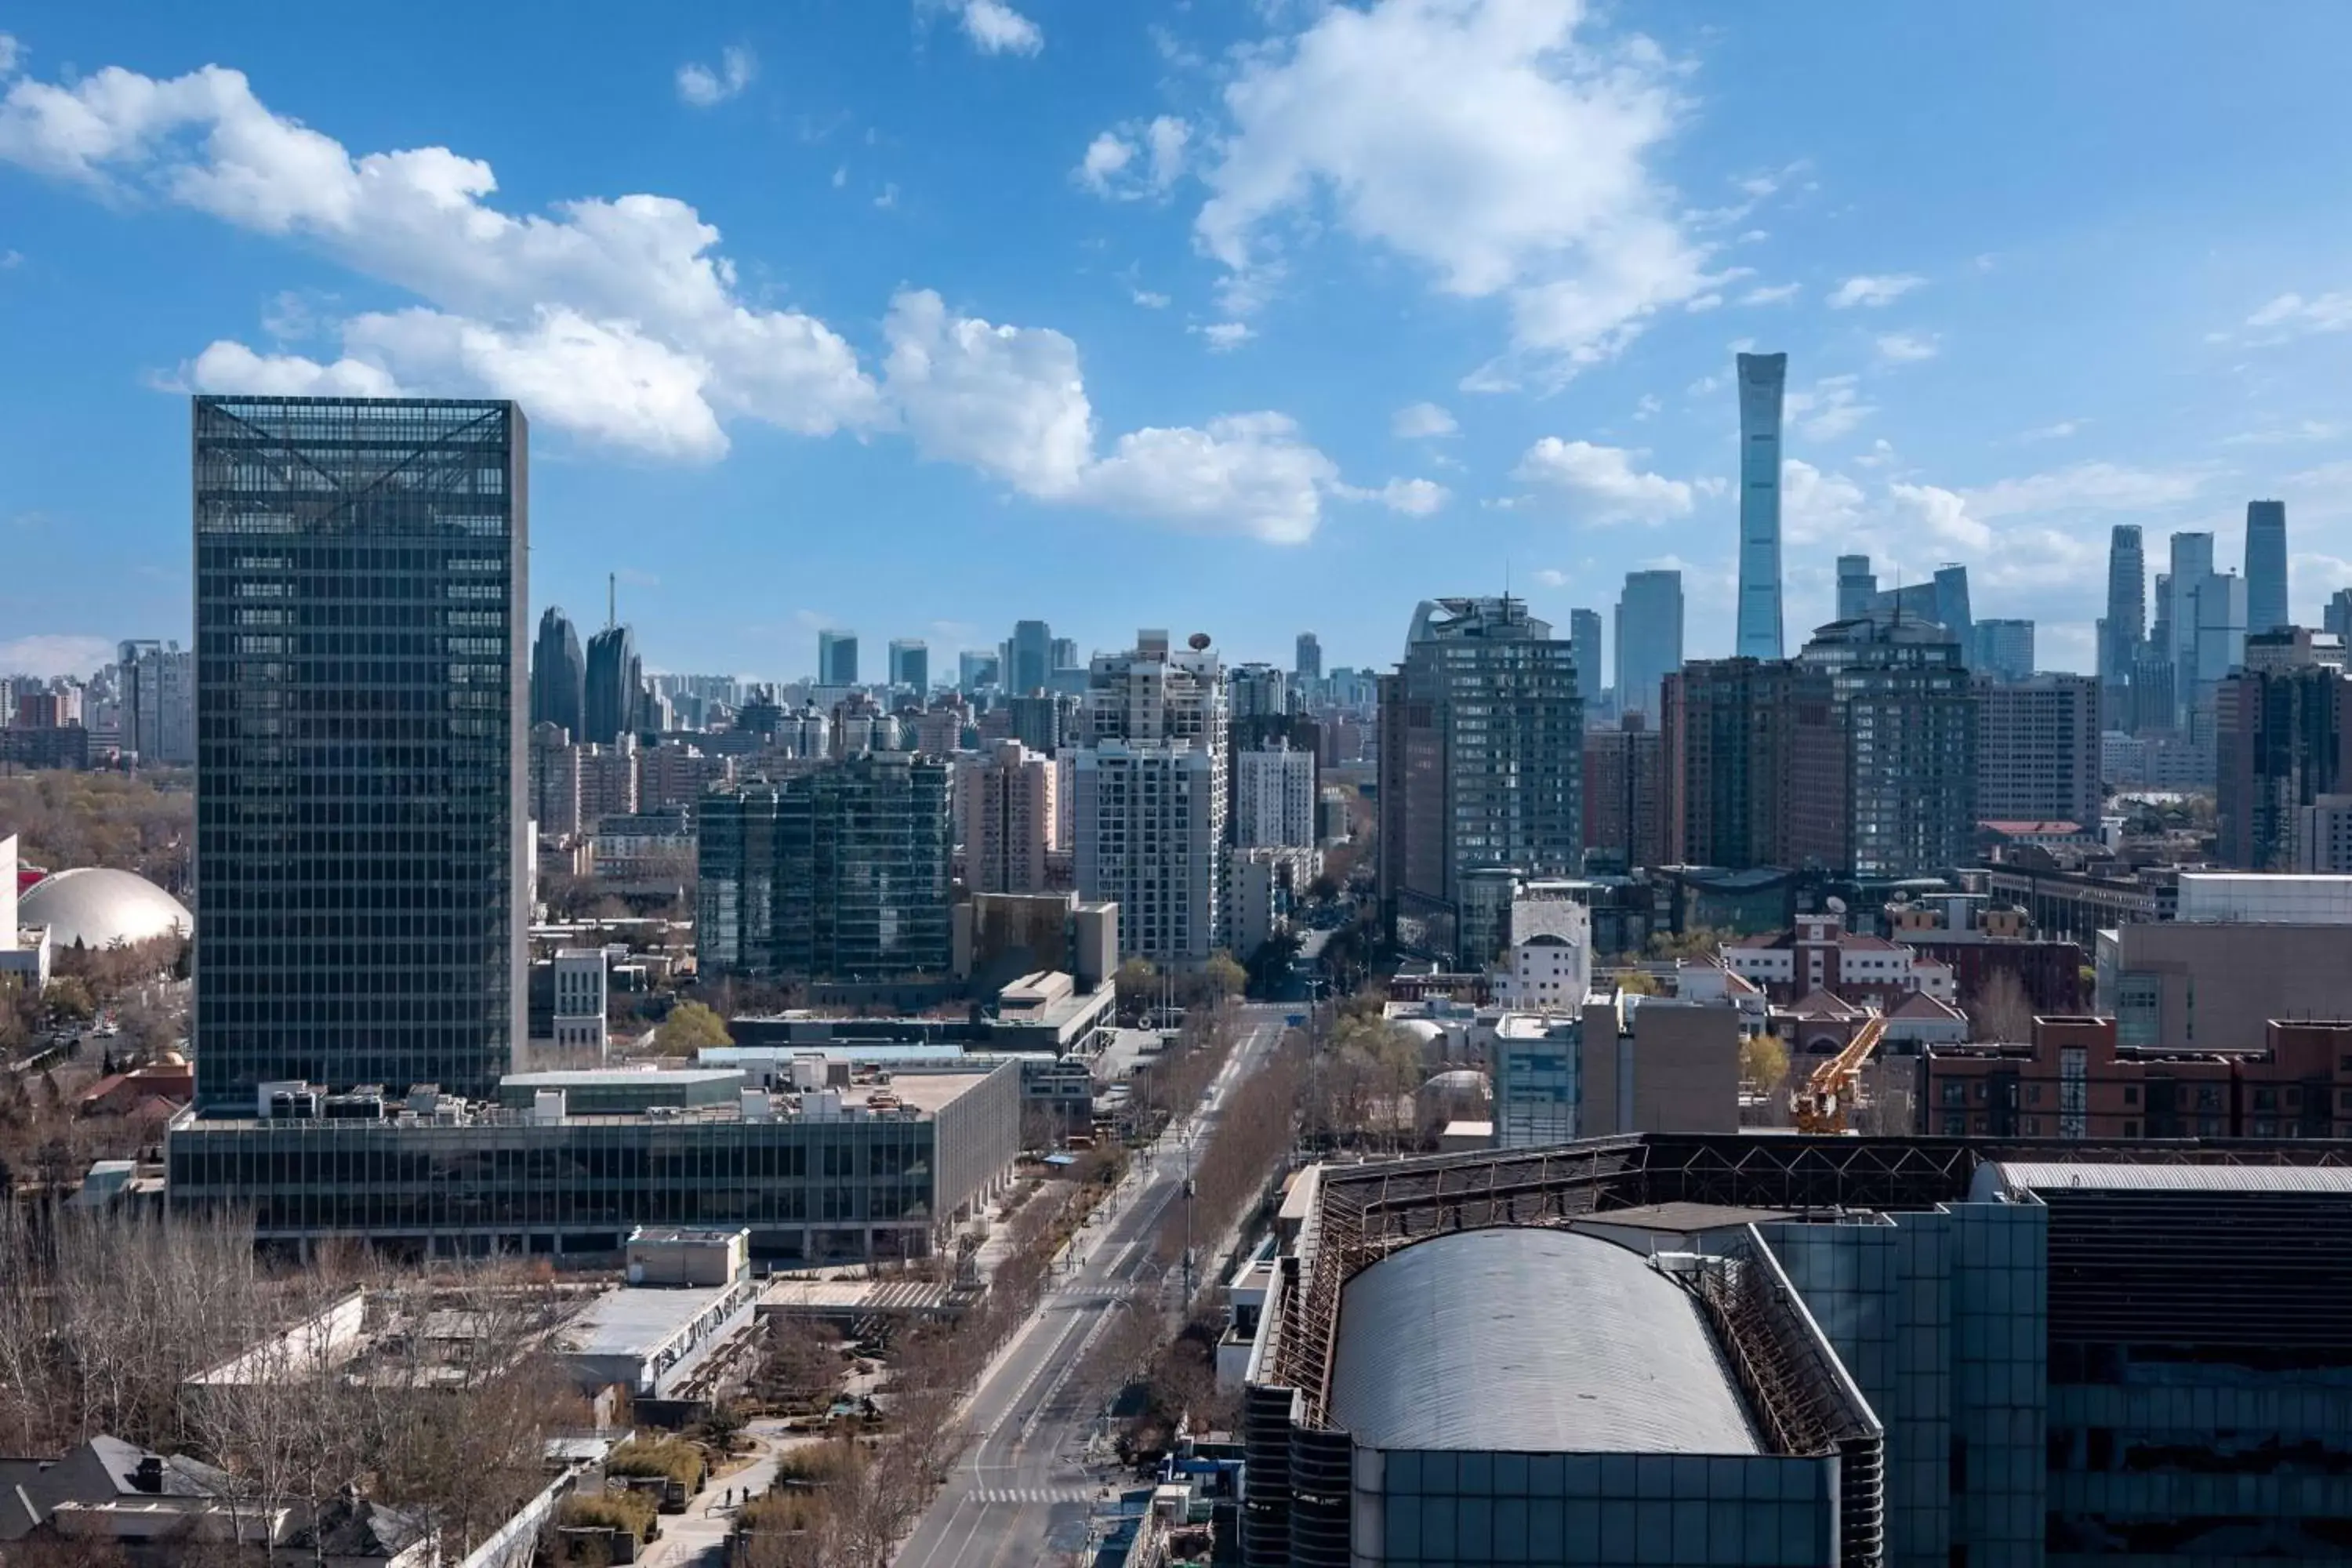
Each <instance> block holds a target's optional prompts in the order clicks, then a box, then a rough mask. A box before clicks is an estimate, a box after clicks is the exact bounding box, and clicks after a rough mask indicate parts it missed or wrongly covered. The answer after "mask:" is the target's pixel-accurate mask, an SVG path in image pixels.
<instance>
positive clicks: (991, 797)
mask: <svg viewBox="0 0 2352 1568" xmlns="http://www.w3.org/2000/svg"><path fill="white" fill-rule="evenodd" d="M1014 700H1015V701H1034V700H1035V699H1034V698H1015V699H1014ZM955 767H956V790H955V798H956V816H957V819H958V822H959V824H960V826H961V830H962V831H961V837H962V839H963V867H964V870H963V880H964V886H965V888H967V889H970V890H971V891H972V892H975V893H1042V892H1044V891H1045V890H1046V878H1045V858H1046V855H1047V852H1048V851H1050V850H1053V849H1055V848H1056V847H1058V845H1057V844H1056V841H1055V819H1056V816H1057V813H1056V811H1055V783H1056V778H1057V773H1058V770H1056V769H1055V766H1054V759H1053V758H1051V757H1049V756H1045V755H1043V754H1041V753H1039V752H1033V751H1031V750H1030V749H1029V748H1028V747H1026V746H1024V745H1023V744H1022V743H1021V742H1018V741H999V742H996V743H995V744H994V745H993V746H992V747H990V748H989V749H987V750H986V751H984V752H981V753H980V754H978V755H976V756H971V755H967V756H962V757H959V758H957V759H956V764H955Z"/></svg>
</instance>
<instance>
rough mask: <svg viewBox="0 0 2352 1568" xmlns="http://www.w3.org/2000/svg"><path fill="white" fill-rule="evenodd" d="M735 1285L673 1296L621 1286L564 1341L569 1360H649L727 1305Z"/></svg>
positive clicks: (589, 1309) (568, 1330) (588, 1310)
mask: <svg viewBox="0 0 2352 1568" xmlns="http://www.w3.org/2000/svg"><path fill="white" fill-rule="evenodd" d="M735 1289H737V1287H736V1286H734V1285H712V1286H709V1287H707V1288H704V1289H680V1290H669V1289H657V1288H655V1287H652V1286H641V1285H623V1286H619V1287H617V1288H615V1289H611V1290H607V1291H606V1292H604V1294H603V1295H602V1296H599V1297H597V1298H596V1300H593V1301H591V1302H590V1303H589V1304H588V1305H587V1306H586V1307H585V1308H584V1309H583V1310H582V1311H581V1312H580V1314H579V1315H578V1316H577V1317H575V1318H573V1319H572V1321H571V1323H570V1324H569V1325H567V1326H566V1327H565V1329H564V1331H563V1332H562V1335H561V1336H560V1342H561V1344H562V1349H563V1352H564V1353H565V1354H567V1355H579V1356H649V1355H652V1354H653V1353H654V1352H656V1351H657V1350H659V1349H661V1348H662V1346H664V1345H666V1344H667V1343H668V1342H670V1341H672V1340H674V1339H676V1338H677V1336H678V1335H679V1334H682V1333H684V1332H685V1331H687V1330H688V1328H689V1327H691V1326H692V1325H693V1323H694V1321H695V1320H696V1319H697V1318H699V1317H700V1316H702V1314H703V1313H705V1312H707V1311H709V1310H710V1309H711V1308H713V1307H716V1306H718V1305H719V1302H720V1301H722V1300H725V1299H726V1298H727V1296H728V1295H729V1293H730V1292H731V1291H733V1290H735Z"/></svg>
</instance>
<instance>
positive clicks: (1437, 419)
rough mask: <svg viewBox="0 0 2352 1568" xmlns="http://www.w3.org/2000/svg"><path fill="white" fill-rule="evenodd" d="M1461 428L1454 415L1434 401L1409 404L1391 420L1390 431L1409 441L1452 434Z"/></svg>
mask: <svg viewBox="0 0 2352 1568" xmlns="http://www.w3.org/2000/svg"><path fill="white" fill-rule="evenodd" d="M1461 428H1462V426H1460V425H1458V424H1456V423H1454V416H1453V415H1451V414H1448V413H1447V412H1446V411H1445V410H1444V409H1443V408H1440V407H1439V406H1438V405H1436V404H1434V403H1414V404H1408V405H1406V406H1404V407H1402V408H1400V409H1398V410H1397V411H1396V414H1395V416H1393V417H1391V419H1390V420H1389V433H1390V434H1391V435H1392V436H1395V437H1399V438H1400V439H1402V440H1407V441H1418V440H1426V439H1431V438H1433V437H1439V436H1451V435H1453V434H1454V432H1455V431H1457V430H1459V429H1461Z"/></svg>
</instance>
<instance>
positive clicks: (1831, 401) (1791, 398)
mask: <svg viewBox="0 0 2352 1568" xmlns="http://www.w3.org/2000/svg"><path fill="white" fill-rule="evenodd" d="M1784 408H1785V412H1786V413H1787V415H1788V418H1789V423H1790V424H1791V425H1793V426H1796V428H1797V431H1798V433H1799V434H1801V435H1802V436H1803V437H1805V438H1806V439H1808V440H1811V441H1834V440H1836V439H1837V438H1838V437H1841V436H1848V435H1852V434H1853V430H1854V428H1855V427H1856V426H1859V425H1860V424H1861V423H1862V422H1863V421H1864V420H1865V419H1867V418H1869V417H1870V416H1872V415H1874V414H1875V413H1877V412H1878V405H1876V404H1873V403H1864V401H1863V400H1862V390H1861V380H1860V378H1859V377H1856V376H1852V375H1825V376H1823V377H1822V379H1821V380H1819V381H1817V382H1815V383H1813V384H1812V386H1811V389H1809V390H1807V391H1803V392H1792V393H1790V394H1789V395H1788V396H1787V398H1786V399H1785V401H1784Z"/></svg>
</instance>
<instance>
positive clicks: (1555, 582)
mask: <svg viewBox="0 0 2352 1568" xmlns="http://www.w3.org/2000/svg"><path fill="white" fill-rule="evenodd" d="M1536 581H1537V582H1538V583H1540V584H1543V585H1544V586H1545V587H1547V588H1565V587H1567V586H1568V574H1567V573H1565V572H1563V571H1561V570H1560V569H1559V567H1557V566H1546V567H1544V568H1543V569H1542V570H1540V571H1538V573H1537V574H1536Z"/></svg>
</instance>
